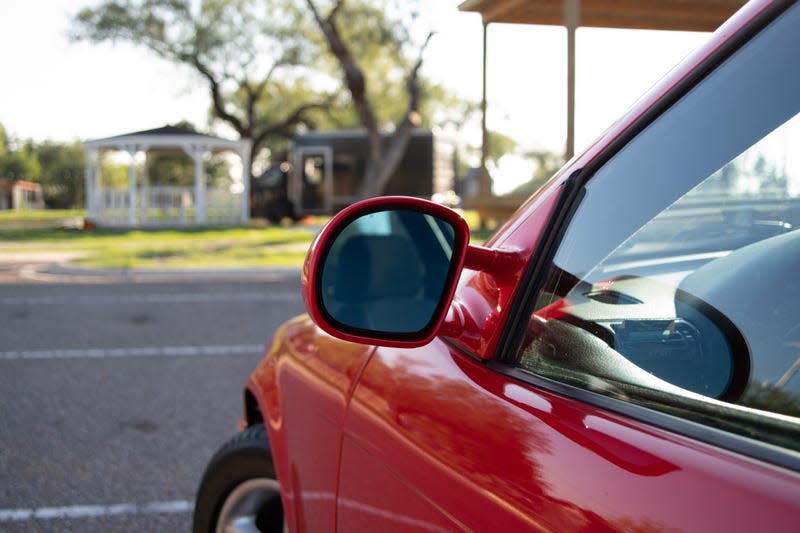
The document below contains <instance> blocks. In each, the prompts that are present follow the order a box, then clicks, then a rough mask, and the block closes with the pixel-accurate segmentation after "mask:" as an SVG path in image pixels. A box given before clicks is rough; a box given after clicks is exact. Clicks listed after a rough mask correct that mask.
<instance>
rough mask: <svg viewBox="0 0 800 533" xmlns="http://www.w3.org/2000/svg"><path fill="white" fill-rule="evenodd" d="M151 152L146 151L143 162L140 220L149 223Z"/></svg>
mask: <svg viewBox="0 0 800 533" xmlns="http://www.w3.org/2000/svg"><path fill="white" fill-rule="evenodd" d="M149 154H150V151H149V150H145V152H144V163H143V164H142V201H141V213H140V216H139V218H140V220H141V222H142V224H145V223H147V212H148V209H149V207H150V157H148V156H149Z"/></svg>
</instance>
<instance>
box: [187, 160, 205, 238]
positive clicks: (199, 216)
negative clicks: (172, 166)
mask: <svg viewBox="0 0 800 533" xmlns="http://www.w3.org/2000/svg"><path fill="white" fill-rule="evenodd" d="M205 153H206V150H205V148H203V147H199V146H194V147H192V149H191V152H190V154H191V156H192V159H194V221H195V222H196V223H198V224H205V223H206V221H207V220H208V218H207V217H206V176H205V171H204V169H203V156H204V155H205Z"/></svg>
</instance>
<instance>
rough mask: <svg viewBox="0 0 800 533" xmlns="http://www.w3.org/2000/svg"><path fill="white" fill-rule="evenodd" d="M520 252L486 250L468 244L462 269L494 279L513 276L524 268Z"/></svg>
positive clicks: (503, 249) (515, 250) (516, 250)
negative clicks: (485, 274) (488, 275)
mask: <svg viewBox="0 0 800 533" xmlns="http://www.w3.org/2000/svg"><path fill="white" fill-rule="evenodd" d="M524 263H525V257H524V256H523V254H522V250H518V249H509V248H486V247H485V246H477V245H474V244H470V245H469V246H467V254H466V257H465V258H464V268H468V269H470V270H476V271H478V272H485V273H487V274H490V275H491V276H492V277H494V278H501V279H502V278H503V277H505V276H508V275H513V274H514V273H516V272H518V271H519V270H520V268H522V267H523V266H524Z"/></svg>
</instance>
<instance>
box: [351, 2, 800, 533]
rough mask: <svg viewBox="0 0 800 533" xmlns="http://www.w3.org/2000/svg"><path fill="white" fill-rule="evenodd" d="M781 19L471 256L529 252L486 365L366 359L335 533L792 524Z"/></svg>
mask: <svg viewBox="0 0 800 533" xmlns="http://www.w3.org/2000/svg"><path fill="white" fill-rule="evenodd" d="M784 9H786V11H785V12H783V13H782V14H780V15H777V16H776V15H775V14H774V13H772V14H770V15H769V17H770V18H771V17H773V16H776V17H777V18H776V19H775V20H774V21H769V23H767V21H766V20H763V21H758V20H757V21H755V22H753V25H752V26H750V27H749V29H747V30H746V31H744V32H739V33H738V34H737V35H736V36H735V37H734V38H732V39H728V40H726V41H725V42H724V43H722V44H721V46H720V48H719V50H718V51H717V52H716V53H715V54H714V55H713V57H712V58H711V59H710V60H709V61H710V62H707V63H705V64H701V65H700V66H699V67H698V69H696V70H695V71H693V72H691V73H689V75H688V76H687V78H686V80H684V82H683V83H681V84H679V85H678V86H677V87H676V88H675V89H674V90H673V91H672V92H671V93H670V94H668V95H667V96H666V97H665V98H664V99H662V100H660V101H658V102H656V103H655V105H654V106H653V107H651V108H649V109H647V110H646V112H644V113H643V114H642V116H641V118H640V119H639V120H638V121H637V122H636V123H634V124H633V125H632V127H631V128H630V129H629V130H627V131H625V132H623V133H622V135H621V136H620V137H619V138H618V139H617V140H616V141H615V142H613V143H611V144H609V145H608V146H606V147H604V149H603V150H601V151H600V152H598V154H597V155H596V157H593V158H592V159H591V161H589V162H588V164H587V165H586V166H585V167H582V168H578V169H575V170H577V171H578V173H577V174H576V175H575V177H574V178H573V179H571V180H569V181H568V182H567V183H566V184H565V187H566V190H565V191H564V192H563V193H560V195H559V198H560V202H559V210H558V211H557V212H555V213H554V214H552V215H551V216H549V217H545V218H544V219H543V220H540V221H539V222H538V224H532V223H530V220H531V218H530V217H529V218H528V219H526V221H527V222H528V223H525V222H522V223H519V224H517V225H516V226H514V227H512V228H511V229H510V230H508V232H507V235H505V236H504V239H503V241H502V242H501V241H497V240H496V241H494V242H493V245H495V246H503V245H504V244H505V243H508V242H512V241H513V242H515V243H527V244H528V248H531V249H535V250H536V253H534V254H532V255H531V258H530V262H531V263H530V265H529V267H528V268H527V270H526V275H525V277H524V278H523V279H521V280H520V281H519V285H518V286H517V288H516V289H515V292H514V294H515V300H514V304H513V306H512V307H513V310H512V311H511V312H509V313H507V314H505V315H503V316H504V317H506V321H505V322H501V323H496V324H494V327H495V328H497V329H499V330H500V331H501V332H502V342H501V343H499V345H498V346H499V349H498V350H497V353H494V354H493V359H492V360H491V361H489V362H486V361H485V360H484V359H482V358H481V357H478V356H476V355H477V354H475V353H474V351H472V350H470V349H469V347H470V346H473V345H480V340H478V341H477V342H472V339H465V338H459V337H452V338H439V339H436V340H434V341H433V342H432V343H431V344H430V345H428V346H425V347H422V348H417V349H413V350H408V349H398V348H379V349H377V350H376V352H375V353H374V354H373V356H372V358H371V359H370V361H369V362H368V364H367V365H366V367H365V369H364V372H363V374H362V376H361V377H360V380H359V383H358V386H357V388H356V390H355V392H354V394H353V397H352V399H351V401H350V404H349V407H348V411H347V414H346V417H345V424H344V439H343V447H342V460H341V467H340V468H341V470H340V481H339V493H338V500H337V527H338V529H339V530H340V531H356V530H365V529H370V530H384V531H407V530H409V529H414V530H421V531H422V530H427V531H450V530H475V531H522V530H542V531H545V530H558V531H575V530H595V531H604V530H609V531H612V530H613V531H708V530H717V531H754V530H763V531H773V530H775V531H790V530H794V529H796V526H797V521H798V519H800V476H798V470H800V444H798V443H800V419H799V418H798V416H799V415H800V376H797V373H798V369H800V362H799V361H800V303H798V302H800V277H798V276H797V272H798V271H800V229H798V228H800V160H798V158H797V156H796V154H797V153H800V117H798V112H800V68H798V64H797V58H798V57H800V37H798V34H797V32H796V30H795V28H797V27H798V25H800V7H798V6H797V5H795V4H792V5H791V6H789V7H788V8H787V7H786V6H777V7H775V8H774V10H776V11H783V10H784ZM535 215H536V213H535V211H534V212H532V214H531V217H532V218H533V219H536V216H535ZM545 228H547V231H548V233H546V234H544V235H542V231H544V229H545ZM541 237H543V238H541ZM465 279H467V280H475V276H474V275H472V274H470V273H467V274H466V275H465ZM495 281H497V280H495ZM501 281H502V280H501ZM506 281H507V280H506ZM471 288H474V285H470V282H467V283H462V284H461V286H460V288H459V292H458V293H457V298H462V299H469V298H467V297H466V295H465V291H468V290H470V289H471ZM473 301H474V300H473ZM473 305H477V304H473ZM494 331H496V330H494V329H491V328H489V327H487V328H486V331H484V332H483V334H484V336H485V337H484V338H488V337H490V336H492V335H493V334H494Z"/></svg>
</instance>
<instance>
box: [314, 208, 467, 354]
mask: <svg viewBox="0 0 800 533" xmlns="http://www.w3.org/2000/svg"><path fill="white" fill-rule="evenodd" d="M468 244H469V228H468V226H467V223H466V221H465V220H464V219H463V218H462V217H461V215H459V214H458V213H457V212H455V211H453V210H451V209H449V208H447V207H444V206H441V205H439V204H436V203H433V202H430V201H427V200H421V199H418V198H411V197H398V196H387V197H379V198H372V199H368V200H364V201H361V202H358V203H356V204H353V205H351V206H349V207H347V208H346V209H344V210H343V211H341V212H340V213H338V214H337V215H336V216H334V217H333V218H332V219H331V220H330V221H329V222H328V223H327V224H326V225H325V227H324V228H323V229H322V231H321V232H320V233H319V235H317V237H316V239H315V240H314V242H313V243H312V244H311V247H310V248H309V251H308V254H307V256H306V260H305V264H304V265H303V272H302V275H301V284H302V294H303V298H304V300H305V304H306V308H307V310H308V313H309V315H310V316H311V318H312V319H313V320H314V322H316V324H317V325H318V326H319V327H320V328H322V329H323V330H324V331H326V332H327V333H329V334H331V335H333V336H334V337H337V338H340V339H343V340H347V341H352V342H359V343H365V344H375V345H380V346H395V347H416V346H422V345H424V344H427V343H429V342H430V341H431V340H432V339H433V337H434V336H436V334H437V332H438V331H439V329H440V327H441V325H442V322H443V321H444V319H445V316H446V315H447V311H448V309H449V306H450V302H451V300H452V298H453V294H454V292H455V289H456V284H457V283H458V278H459V276H460V273H461V270H462V269H463V268H464V264H465V258H466V255H467V248H468Z"/></svg>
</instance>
